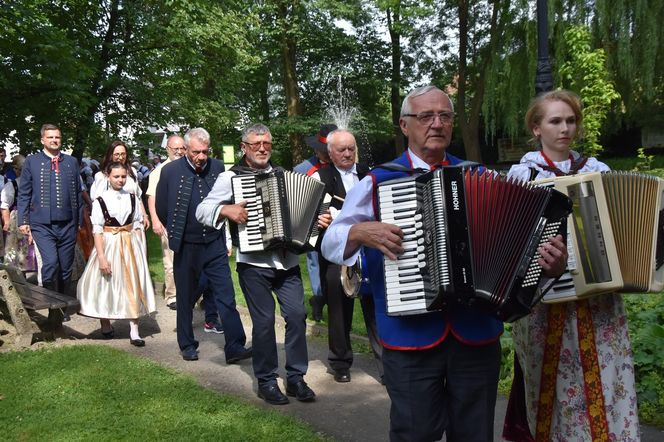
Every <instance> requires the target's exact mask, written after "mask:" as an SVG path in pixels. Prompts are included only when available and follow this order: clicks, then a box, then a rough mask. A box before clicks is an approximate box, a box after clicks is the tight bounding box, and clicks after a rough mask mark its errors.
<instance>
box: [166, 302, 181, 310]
mask: <svg viewBox="0 0 664 442" xmlns="http://www.w3.org/2000/svg"><path fill="white" fill-rule="evenodd" d="M166 306H167V307H168V308H170V309H171V310H177V309H178V305H177V303H176V302H175V301H173V302H169V303H168V304H166Z"/></svg>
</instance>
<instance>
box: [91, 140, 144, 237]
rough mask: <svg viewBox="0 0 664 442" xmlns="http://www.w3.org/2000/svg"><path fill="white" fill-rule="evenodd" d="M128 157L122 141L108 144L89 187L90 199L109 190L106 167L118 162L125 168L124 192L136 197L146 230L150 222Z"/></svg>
mask: <svg viewBox="0 0 664 442" xmlns="http://www.w3.org/2000/svg"><path fill="white" fill-rule="evenodd" d="M128 155H129V153H128V151H127V145H126V144H125V143H124V142H123V141H121V140H114V141H112V142H111V144H109V146H108V149H106V154H105V155H104V160H103V161H102V164H101V170H100V171H99V172H97V173H96V174H95V180H94V183H92V186H91V187H90V198H91V199H93V200H94V199H95V198H97V197H98V196H100V195H101V194H102V193H103V192H105V191H106V190H109V189H110V188H111V185H110V183H109V180H108V174H107V172H106V171H107V169H108V166H109V165H110V164H111V163H113V162H120V163H122V164H124V165H125V167H126V168H127V181H126V183H125V185H124V190H126V191H127V192H129V193H133V194H135V195H136V196H137V197H138V203H139V206H140V209H141V216H142V222H143V227H145V228H146V229H147V228H148V227H150V221H149V218H148V215H147V212H146V210H145V207H144V206H143V203H142V196H143V191H142V190H141V186H139V185H138V173H137V172H136V170H135V169H134V168H133V167H131V165H130V164H129V158H128Z"/></svg>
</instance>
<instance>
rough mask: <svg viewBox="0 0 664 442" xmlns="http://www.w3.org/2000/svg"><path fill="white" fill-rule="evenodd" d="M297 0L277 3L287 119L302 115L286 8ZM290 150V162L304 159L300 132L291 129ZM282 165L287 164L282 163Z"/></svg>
mask: <svg viewBox="0 0 664 442" xmlns="http://www.w3.org/2000/svg"><path fill="white" fill-rule="evenodd" d="M297 3H298V2H297V0H295V1H292V2H291V3H290V4H289V5H286V4H285V3H284V2H280V3H279V19H280V21H281V56H282V60H283V64H284V78H283V81H284V91H285V93H286V111H287V114H288V119H289V120H291V121H292V120H297V119H298V118H299V117H301V116H302V113H303V112H302V103H301V101H300V91H299V86H298V79H297V70H296V62H297V55H296V53H297V42H296V41H295V39H294V37H293V34H294V32H293V31H294V30H293V29H292V28H291V26H292V23H293V19H294V17H289V13H288V10H289V9H291V10H292V11H293V15H295V12H294V9H295V8H296V7H297ZM288 139H289V141H290V146H291V151H292V164H298V163H300V162H301V161H302V160H303V159H304V139H303V138H302V134H300V133H298V132H296V131H291V132H290V133H289V134H288ZM283 166H289V165H287V164H284V165H283Z"/></svg>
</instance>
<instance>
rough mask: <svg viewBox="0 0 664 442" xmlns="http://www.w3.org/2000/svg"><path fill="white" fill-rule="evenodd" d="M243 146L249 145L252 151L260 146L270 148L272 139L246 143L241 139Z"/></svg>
mask: <svg viewBox="0 0 664 442" xmlns="http://www.w3.org/2000/svg"><path fill="white" fill-rule="evenodd" d="M243 143H244V145H245V146H249V147H250V148H251V150H253V151H254V152H255V151H257V150H258V149H260V148H261V147H263V148H265V149H271V148H272V141H258V142H256V143H247V142H246V141H243Z"/></svg>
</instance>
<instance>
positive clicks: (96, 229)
mask: <svg viewBox="0 0 664 442" xmlns="http://www.w3.org/2000/svg"><path fill="white" fill-rule="evenodd" d="M101 196H102V198H103V199H104V203H106V209H107V210H108V214H109V215H110V216H111V217H113V218H115V219H116V220H118V222H119V223H121V224H122V223H124V222H125V221H126V220H127V217H128V216H129V214H130V213H131V199H130V195H129V193H128V192H127V191H126V190H125V189H124V188H123V189H121V190H119V191H117V190H113V189H110V190H106V191H105V192H103V193H102V194H101ZM140 203H141V202H140V200H139V199H138V197H136V207H135V209H134V216H133V218H132V224H133V225H132V229H141V230H143V216H142V215H141V208H140V207H139V205H140ZM90 221H91V222H92V233H103V232H104V223H105V222H106V219H105V218H104V212H102V210H101V205H100V204H99V201H97V200H96V199H95V200H94V202H93V203H92V213H90Z"/></svg>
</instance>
